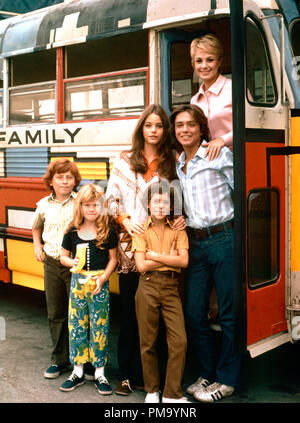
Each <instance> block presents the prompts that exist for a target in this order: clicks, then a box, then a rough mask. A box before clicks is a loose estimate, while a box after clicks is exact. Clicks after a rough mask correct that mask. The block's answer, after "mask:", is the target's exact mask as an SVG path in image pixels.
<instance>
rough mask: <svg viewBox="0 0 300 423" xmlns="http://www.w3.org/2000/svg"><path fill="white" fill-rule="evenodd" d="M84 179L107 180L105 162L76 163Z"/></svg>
mask: <svg viewBox="0 0 300 423" xmlns="http://www.w3.org/2000/svg"><path fill="white" fill-rule="evenodd" d="M76 165H77V167H78V169H79V172H80V174H81V177H82V179H97V180H101V179H107V170H106V163H105V162H76Z"/></svg>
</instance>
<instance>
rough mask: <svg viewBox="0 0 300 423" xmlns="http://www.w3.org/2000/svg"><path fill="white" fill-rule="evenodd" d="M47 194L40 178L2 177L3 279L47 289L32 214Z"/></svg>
mask: <svg viewBox="0 0 300 423" xmlns="http://www.w3.org/2000/svg"><path fill="white" fill-rule="evenodd" d="M45 195H47V192H46V190H45V186H44V184H43V183H42V181H41V179H40V178H22V177H8V178H3V179H0V196H1V200H2V201H1V206H0V224H1V226H2V228H3V229H2V231H3V242H2V243H0V280H2V281H4V282H13V283H17V284H21V285H25V286H29V287H31V288H35V289H43V278H42V265H41V264H40V263H38V262H37V261H36V259H35V257H34V251H33V244H32V242H31V241H32V236H31V218H32V216H33V212H34V210H35V208H36V203H37V201H39V200H40V199H41V198H42V197H44V196H45ZM20 205H22V206H20ZM4 238H5V239H4ZM1 249H2V251H1ZM21 275H22V276H21Z"/></svg>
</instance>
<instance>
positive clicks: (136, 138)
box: [130, 104, 176, 181]
mask: <svg viewBox="0 0 300 423" xmlns="http://www.w3.org/2000/svg"><path fill="white" fill-rule="evenodd" d="M152 113H154V114H155V115H157V116H159V117H160V119H161V121H162V125H163V129H164V132H163V136H162V139H161V141H160V143H159V144H158V146H157V150H158V151H157V153H158V154H157V155H158V167H157V171H158V174H159V176H160V177H162V178H166V179H168V180H169V181H171V180H173V179H174V178H175V177H176V172H175V157H174V154H173V151H172V147H171V140H170V134H169V126H170V124H169V119H168V116H167V114H166V112H165V111H164V109H163V108H162V107H161V106H160V105H159V104H152V105H150V106H148V107H147V108H146V109H145V110H144V111H143V113H142V114H141V116H140V118H139V120H138V122H137V125H136V127H135V130H134V132H133V135H132V149H131V155H130V165H131V168H132V170H133V171H134V172H136V173H141V174H142V175H144V174H145V173H146V172H147V169H148V167H147V163H146V161H145V158H144V156H143V150H144V143H145V140H144V136H143V127H144V123H145V121H146V119H147V117H148V116H149V115H151V114H152Z"/></svg>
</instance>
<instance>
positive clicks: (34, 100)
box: [9, 50, 56, 125]
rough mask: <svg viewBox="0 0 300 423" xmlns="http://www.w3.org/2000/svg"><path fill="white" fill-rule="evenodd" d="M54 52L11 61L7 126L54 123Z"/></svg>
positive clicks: (21, 56)
mask: <svg viewBox="0 0 300 423" xmlns="http://www.w3.org/2000/svg"><path fill="white" fill-rule="evenodd" d="M55 79H56V52H55V50H49V51H40V52H35V53H30V54H26V55H20V56H14V57H12V58H11V59H10V84H9V85H10V86H9V124H10V125H16V124H25V123H40V122H54V121H55V82H54V81H55Z"/></svg>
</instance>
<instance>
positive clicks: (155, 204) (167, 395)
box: [133, 181, 189, 403]
mask: <svg viewBox="0 0 300 423" xmlns="http://www.w3.org/2000/svg"><path fill="white" fill-rule="evenodd" d="M174 196H175V192H174V188H172V187H170V184H169V183H168V182H167V181H161V182H157V183H155V184H152V185H150V186H149V188H148V190H147V191H146V204H147V207H148V209H149V214H150V217H149V219H148V220H147V222H146V223H145V231H144V233H143V234H142V235H136V236H135V237H134V238H133V251H134V257H135V262H136V266H137V269H138V271H139V272H140V273H141V276H140V280H139V286H138V289H137V293H136V297H135V302H136V314H137V321H138V327H139V336H140V347H141V356H142V365H143V374H144V382H145V391H146V392H147V395H146V398H145V402H146V403H158V402H160V397H159V387H160V380H159V369H158V360H157V352H156V348H155V346H156V340H157V335H158V330H159V317H160V313H161V314H162V317H163V319H164V322H165V326H166V336H167V344H168V361H167V369H166V379H165V386H164V391H163V396H162V402H164V403H165V402H173V403H177V402H189V401H188V400H187V399H186V398H185V397H183V396H182V389H181V381H182V376H183V371H184V366H185V356H186V345H187V340H186V333H185V324H184V316H183V311H182V304H181V300H180V296H179V290H178V286H179V281H178V276H179V273H180V271H181V268H184V267H187V265H188V238H187V234H186V232H185V231H175V230H173V229H172V219H171V218H169V217H167V216H168V215H170V210H172V209H174Z"/></svg>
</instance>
